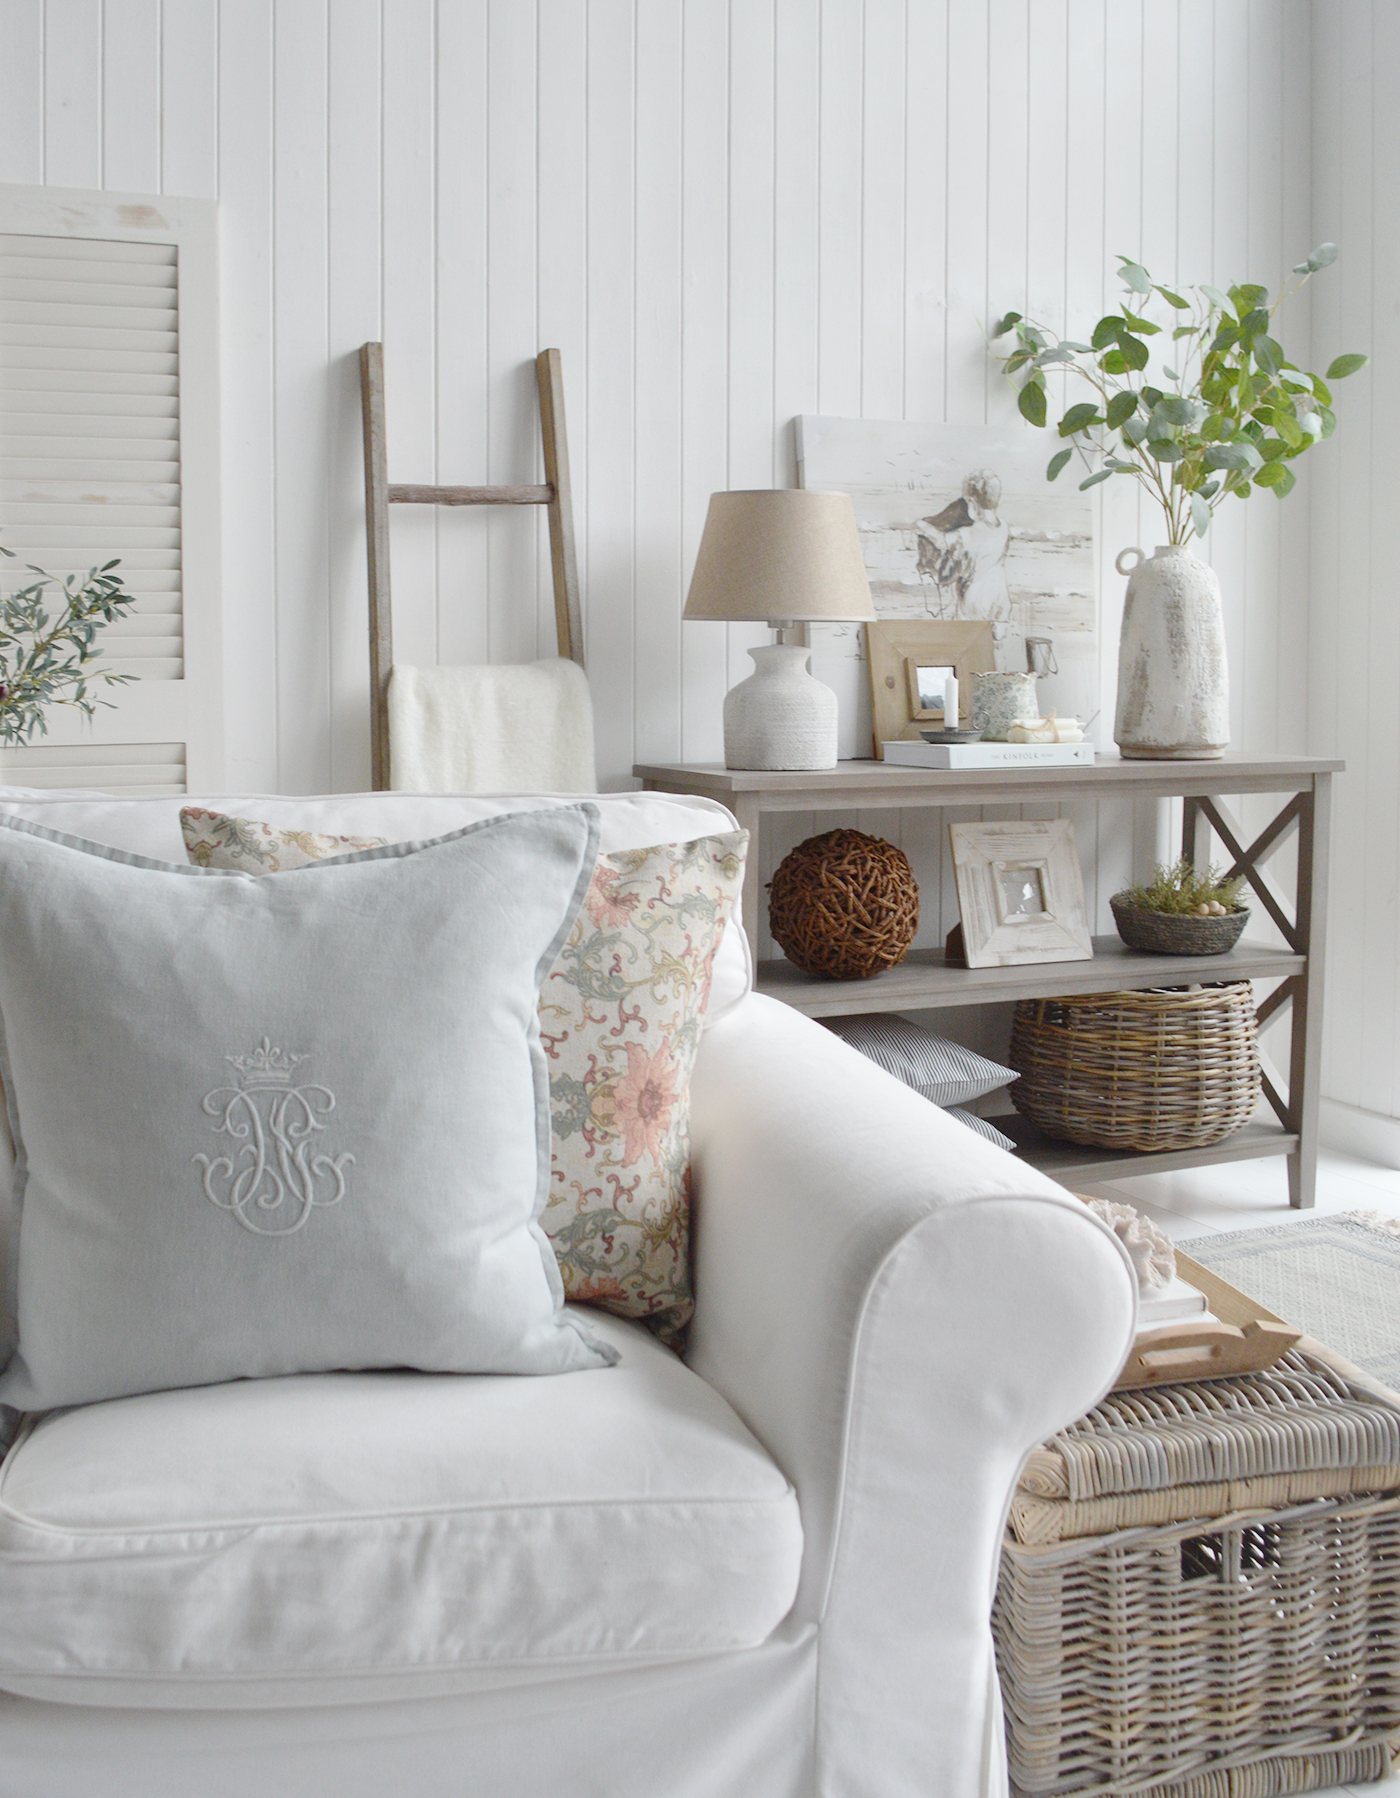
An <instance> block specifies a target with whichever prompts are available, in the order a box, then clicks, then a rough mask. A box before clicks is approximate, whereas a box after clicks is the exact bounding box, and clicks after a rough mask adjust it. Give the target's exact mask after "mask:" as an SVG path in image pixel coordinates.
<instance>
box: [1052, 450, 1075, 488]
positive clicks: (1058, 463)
mask: <svg viewBox="0 0 1400 1798" xmlns="http://www.w3.org/2000/svg"><path fill="white" fill-rule="evenodd" d="M1073 454H1074V451H1073V450H1072V449H1062V450H1056V451H1055V453H1054V455H1053V456H1051V458H1050V460H1049V462H1048V464H1047V465H1046V469H1045V478H1046V480H1047V481H1053V480H1054V479H1055V478H1056V477H1057V476H1058V475H1059V473H1060V471H1061V470H1062V469H1063V467H1064V465H1065V463H1066V462H1068V461H1069V459H1070V457H1071V456H1072V455H1073Z"/></svg>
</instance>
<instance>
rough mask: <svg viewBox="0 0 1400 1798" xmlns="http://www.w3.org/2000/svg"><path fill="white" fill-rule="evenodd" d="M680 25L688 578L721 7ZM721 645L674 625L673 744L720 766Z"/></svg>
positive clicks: (712, 433)
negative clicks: (677, 680)
mask: <svg viewBox="0 0 1400 1798" xmlns="http://www.w3.org/2000/svg"><path fill="white" fill-rule="evenodd" d="M683 17H684V30H685V38H684V45H683V52H684V58H685V61H684V67H683V70H682V94H681V118H682V135H681V192H680V207H681V259H682V264H681V266H682V279H683V281H684V294H685V313H684V332H683V336H682V340H681V407H682V415H683V417H684V420H685V427H684V436H683V439H682V464H681V488H682V499H681V503H682V530H681V567H682V570H683V577H684V578H685V579H687V580H688V579H689V577H690V571H691V569H692V568H693V567H694V566H695V552H696V551H697V550H698V549H699V547H700V533H701V532H702V531H703V530H704V528H705V513H706V511H707V510H708V508H709V503H710V495H711V493H714V492H717V491H718V490H720V489H721V488H724V487H727V486H728V485H729V479H728V454H729V433H728V428H727V420H726V417H725V409H726V400H727V397H728V391H729V333H728V304H727V301H728V289H729V207H728V190H729V20H728V16H727V8H725V7H721V6H715V5H711V4H708V3H707V0H686V4H685V8H684V14H683ZM720 171H723V180H722V181H721V180H719V179H718V178H717V177H718V175H719V172H720ZM724 639H725V627H724V626H723V625H717V624H682V626H681V640H682V650H683V654H684V657H685V666H684V675H683V683H684V684H683V688H682V693H681V731H682V739H681V740H682V744H683V747H684V753H685V756H686V758H687V760H689V761H698V762H707V761H720V760H722V759H723V755H724V749H723V742H722V737H721V728H720V706H721V704H722V702H723V699H724V692H725V688H726V686H727V685H728V681H727V678H726V653H725V642H724Z"/></svg>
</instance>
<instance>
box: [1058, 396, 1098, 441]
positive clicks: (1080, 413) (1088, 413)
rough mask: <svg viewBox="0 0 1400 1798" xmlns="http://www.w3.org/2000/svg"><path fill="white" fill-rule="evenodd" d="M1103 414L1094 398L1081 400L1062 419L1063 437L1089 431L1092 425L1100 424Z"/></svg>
mask: <svg viewBox="0 0 1400 1798" xmlns="http://www.w3.org/2000/svg"><path fill="white" fill-rule="evenodd" d="M1101 420H1102V414H1101V413H1100V412H1099V409H1098V407H1097V406H1096V405H1095V404H1094V402H1093V401H1092V400H1080V402H1079V404H1078V405H1077V406H1071V407H1070V409H1069V411H1068V412H1066V413H1065V415H1064V417H1063V418H1062V419H1061V420H1060V435H1061V437H1074V436H1076V435H1077V434H1078V433H1079V432H1080V431H1087V430H1088V428H1089V426H1090V425H1093V424H1098V423H1100V422H1101Z"/></svg>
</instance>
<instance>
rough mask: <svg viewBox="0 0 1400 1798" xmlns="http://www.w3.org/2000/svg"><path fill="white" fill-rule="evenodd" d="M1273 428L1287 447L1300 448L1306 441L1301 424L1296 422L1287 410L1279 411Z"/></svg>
mask: <svg viewBox="0 0 1400 1798" xmlns="http://www.w3.org/2000/svg"><path fill="white" fill-rule="evenodd" d="M1274 429H1275V430H1276V431H1277V432H1278V434H1279V436H1280V437H1282V439H1283V441H1284V442H1285V443H1286V444H1287V445H1288V447H1289V449H1294V450H1296V449H1302V448H1303V447H1304V445H1305V444H1306V443H1307V442H1308V439H1307V438H1306V437H1305V436H1304V434H1303V428H1302V426H1301V425H1300V424H1299V423H1298V421H1297V419H1296V418H1293V417H1290V415H1289V414H1288V413H1287V412H1280V413H1279V415H1278V423H1277V424H1276V425H1275V426H1274Z"/></svg>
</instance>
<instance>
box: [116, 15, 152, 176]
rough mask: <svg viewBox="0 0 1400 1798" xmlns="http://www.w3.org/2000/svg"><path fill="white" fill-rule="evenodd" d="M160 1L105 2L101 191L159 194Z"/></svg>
mask: <svg viewBox="0 0 1400 1798" xmlns="http://www.w3.org/2000/svg"><path fill="white" fill-rule="evenodd" d="M160 14H161V5H160V0H103V6H102V185H103V186H104V187H112V188H117V189H118V190H121V189H125V190H126V192H128V193H137V194H149V193H159V192H160V185H161V144H160V126H161V117H160V87H161V81H160V59H161V44H160Z"/></svg>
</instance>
